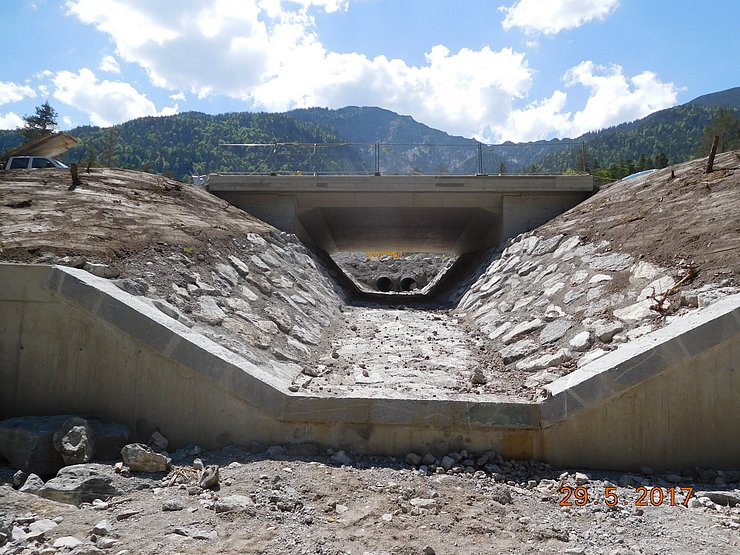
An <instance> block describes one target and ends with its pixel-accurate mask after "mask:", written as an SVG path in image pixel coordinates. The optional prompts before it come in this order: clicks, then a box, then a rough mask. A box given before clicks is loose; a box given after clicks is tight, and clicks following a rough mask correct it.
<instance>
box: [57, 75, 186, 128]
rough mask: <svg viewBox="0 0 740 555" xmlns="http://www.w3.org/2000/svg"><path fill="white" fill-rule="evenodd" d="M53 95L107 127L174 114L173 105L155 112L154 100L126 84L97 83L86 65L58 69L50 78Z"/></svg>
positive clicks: (93, 121)
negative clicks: (76, 71) (53, 88)
mask: <svg viewBox="0 0 740 555" xmlns="http://www.w3.org/2000/svg"><path fill="white" fill-rule="evenodd" d="M53 83H54V87H55V90H54V98H56V99H57V100H59V101H60V102H63V103H64V104H68V105H69V106H73V107H75V108H77V109H78V110H80V111H82V112H85V113H86V114H87V115H88V117H89V118H90V121H91V122H92V123H93V125H99V126H103V127H105V126H109V125H115V124H117V123H121V122H123V121H127V120H130V119H133V118H138V117H143V116H157V115H166V114H170V113H174V112H173V110H175V111H176V110H177V105H175V106H174V107H172V108H165V109H164V110H163V111H162V112H157V108H156V106H155V105H154V103H153V102H152V101H151V100H149V99H148V98H147V97H146V96H145V95H143V94H141V93H140V92H138V91H137V90H136V89H135V88H134V87H132V86H131V85H130V84H129V83H122V82H120V81H107V80H106V81H101V82H98V79H97V77H96V76H95V74H94V73H93V72H92V71H91V70H90V69H88V68H82V69H81V70H80V71H79V72H78V73H73V72H71V71H61V72H59V73H57V74H56V76H55V77H54V79H53Z"/></svg>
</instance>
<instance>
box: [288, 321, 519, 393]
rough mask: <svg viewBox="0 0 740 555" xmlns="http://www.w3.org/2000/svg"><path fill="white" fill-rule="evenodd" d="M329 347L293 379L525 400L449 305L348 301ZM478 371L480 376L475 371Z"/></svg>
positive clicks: (343, 389) (313, 387) (320, 387)
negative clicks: (431, 306)
mask: <svg viewBox="0 0 740 555" xmlns="http://www.w3.org/2000/svg"><path fill="white" fill-rule="evenodd" d="M344 316H345V318H344V322H343V324H342V325H341V326H340V327H339V328H338V329H335V330H334V335H333V338H332V340H331V343H330V348H329V349H328V350H327V351H325V353H324V354H323V355H320V356H319V357H318V358H317V359H316V360H315V363H314V365H312V366H311V368H314V369H315V370H316V373H317V374H319V375H318V376H315V377H313V376H306V375H302V376H301V377H299V378H297V379H296V383H297V384H299V385H304V384H305V388H306V389H308V390H309V391H311V392H314V393H323V394H333V395H338V396H343V395H349V394H353V395H361V396H365V395H366V396H369V397H375V396H378V395H381V394H382V395H383V396H386V397H396V396H403V397H406V398H417V399H418V398H425V399H429V398H439V399H446V398H447V399H449V398H455V399H458V400H481V395H483V396H484V397H487V400H489V401H494V400H497V398H498V397H503V396H504V395H505V396H506V398H507V399H508V400H509V401H512V400H514V401H516V400H524V399H525V397H524V396H523V395H522V394H521V393H519V391H520V390H521V388H520V385H521V381H520V380H518V379H517V380H515V381H512V379H511V378H512V376H507V375H506V374H505V373H504V370H505V368H504V366H503V364H502V362H501V359H500V356H499V354H498V352H497V351H496V350H494V349H492V348H490V345H488V344H490V341H487V340H486V339H487V338H484V337H482V336H481V335H480V334H478V333H476V332H475V330H471V329H470V328H469V326H467V325H466V324H465V322H464V321H463V320H462V319H461V318H459V317H456V316H455V315H454V314H452V313H451V312H450V311H447V310H421V309H416V308H408V307H406V308H383V307H348V308H347V309H345V312H344ZM476 370H478V371H480V372H481V373H482V374H479V376H480V375H482V376H484V377H485V379H484V380H481V379H480V377H479V378H477V380H476V382H482V381H485V382H486V383H473V374H474V373H475V372H476Z"/></svg>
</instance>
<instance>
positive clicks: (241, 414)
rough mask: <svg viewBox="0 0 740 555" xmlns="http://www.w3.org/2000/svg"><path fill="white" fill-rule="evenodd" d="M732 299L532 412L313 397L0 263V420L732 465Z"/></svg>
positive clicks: (220, 350) (100, 299)
mask: <svg viewBox="0 0 740 555" xmlns="http://www.w3.org/2000/svg"><path fill="white" fill-rule="evenodd" d="M738 361H740V295H734V296H730V297H727V298H725V299H723V300H721V301H718V302H717V303H715V304H713V305H711V306H710V307H708V308H706V309H703V310H701V311H697V312H695V313H693V314H691V315H689V316H687V317H684V318H681V319H679V320H677V321H675V322H673V323H671V324H670V325H668V326H666V327H664V328H662V329H660V330H657V331H655V332H653V333H651V334H648V335H646V336H644V337H641V338H639V339H637V340H635V341H633V342H630V343H629V344H626V345H623V346H622V347H620V348H619V349H617V350H615V351H613V352H611V353H609V354H607V355H605V356H603V357H601V358H599V359H597V360H595V361H594V362H592V363H590V364H587V365H585V366H584V367H582V368H580V369H578V370H576V371H574V372H572V373H571V374H569V375H567V376H564V377H562V378H560V379H558V380H556V381H555V382H553V383H552V384H550V390H551V391H552V392H553V395H552V396H551V397H549V398H548V399H545V400H542V401H540V402H536V403H535V402H532V403H527V402H517V403H510V402H505V401H501V400H497V399H493V398H482V399H481V400H470V399H466V398H459V399H456V398H454V397H451V396H450V397H448V398H439V399H412V398H404V397H403V396H400V395H396V396H390V395H385V396H380V395H378V396H376V397H371V396H366V397H351V396H345V397H329V396H327V397H321V396H317V395H311V394H307V393H301V392H300V391H299V392H297V393H293V392H291V391H289V390H288V386H289V385H290V384H289V383H287V382H286V383H284V382H285V380H283V379H282V378H280V377H279V376H275V375H273V374H271V373H270V372H269V371H267V370H265V369H263V368H260V367H258V366H256V365H254V364H251V363H249V362H248V361H246V360H245V359H243V358H242V357H240V356H238V355H236V354H234V353H233V352H231V351H229V350H228V349H226V348H224V347H222V346H220V345H218V344H216V343H214V342H212V341H210V340H208V339H206V338H205V337H203V336H202V335H200V334H197V333H193V332H192V331H190V330H189V328H187V327H186V326H184V325H183V324H181V323H179V322H177V321H176V320H173V319H172V318H169V317H168V316H166V315H164V314H163V313H161V312H159V311H158V310H156V309H154V308H152V307H151V306H150V305H148V304H146V303H144V302H143V301H141V300H140V299H139V298H136V297H133V296H131V295H129V294H127V293H125V292H123V291H121V290H120V289H118V288H117V287H115V286H114V285H113V284H111V283H110V282H108V281H106V280H104V279H101V278H97V277H95V276H92V275H90V274H88V273H86V272H84V271H81V270H74V269H70V268H66V267H57V266H54V267H50V266H37V265H33V266H32V265H16V264H2V265H0V380H1V381H0V383H2V384H3V387H2V389H1V391H0V414H1V415H2V417H10V416H18V415H32V414H68V413H78V414H86V415H96V416H100V417H107V418H110V419H114V420H117V421H120V422H122V423H124V424H127V425H129V426H131V427H132V428H133V427H135V425H136V422H137V421H139V420H141V419H144V420H146V421H148V422H151V423H153V424H155V425H156V426H158V427H159V428H160V429H161V430H162V432H163V433H165V435H167V436H168V437H169V438H170V440H171V441H172V442H173V443H174V444H175V445H184V444H187V443H199V444H201V445H204V446H207V447H219V446H222V445H224V444H228V443H236V444H248V443H249V442H251V441H260V442H263V443H271V444H272V443H299V442H315V443H318V444H321V445H325V446H332V447H341V448H344V449H356V450H358V451H364V452H370V453H378V454H393V455H405V454H406V453H408V452H409V451H418V452H427V451H431V452H434V453H444V452H448V451H450V450H454V449H460V448H466V449H468V450H469V451H471V452H483V451H486V450H489V449H493V450H495V451H497V452H499V453H500V454H502V456H504V457H511V458H536V459H540V460H544V461H547V462H550V463H553V464H557V465H566V466H576V465H577V466H588V467H594V468H613V469H625V470H631V469H636V468H637V467H639V466H640V465H645V464H647V465H649V466H652V467H653V468H655V469H663V468H689V467H696V466H699V467H713V468H718V469H721V468H727V469H734V468H737V467H738V464H739V463H740V443H739V442H738V441H737V437H738V435H737V432H738V429H740V427H739V424H740V411H739V410H738V409H737V407H738V406H740V379H738V375H737V372H738V369H739V368H740V365H739V362H738Z"/></svg>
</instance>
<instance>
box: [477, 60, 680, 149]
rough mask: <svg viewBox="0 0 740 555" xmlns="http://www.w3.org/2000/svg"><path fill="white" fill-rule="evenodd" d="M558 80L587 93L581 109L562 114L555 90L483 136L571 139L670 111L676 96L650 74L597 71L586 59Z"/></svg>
mask: <svg viewBox="0 0 740 555" xmlns="http://www.w3.org/2000/svg"><path fill="white" fill-rule="evenodd" d="M563 79H564V81H565V85H566V86H567V87H574V86H578V85H581V86H583V87H586V88H587V89H589V97H588V100H587V101H586V104H585V106H584V107H583V109H581V110H579V111H577V112H575V113H572V112H570V111H566V103H567V99H568V95H567V93H566V92H563V91H555V92H554V93H553V95H552V96H551V97H550V98H549V99H546V100H542V101H537V102H533V103H531V104H529V105H528V106H526V107H525V108H523V109H513V110H511V112H510V113H509V115H508V117H507V118H506V119H505V120H502V123H497V124H493V125H491V126H490V127H489V128H488V129H486V130H484V132H483V135H484V136H486V137H489V138H490V139H491V140H493V141H494V142H497V141H503V140H510V141H530V140H538V139H548V138H552V137H555V136H556V137H571V138H575V137H578V136H580V135H583V134H584V133H587V132H589V131H595V130H597V129H603V128H606V127H610V126H613V125H618V124H620V123H623V122H625V121H633V120H636V119H639V118H642V117H645V116H647V115H648V114H651V113H653V112H655V111H657V110H662V109H664V108H668V107H670V106H674V105H675V104H676V99H677V96H678V90H677V88H676V86H675V85H674V84H673V83H663V82H662V81H660V79H659V78H658V76H657V75H655V74H654V73H652V72H650V71H644V72H642V73H640V74H638V75H635V76H634V77H629V78H628V77H627V76H625V75H624V70H623V68H622V67H621V66H618V65H612V66H609V67H604V66H598V65H596V64H594V63H593V62H592V61H588V60H587V61H584V62H581V63H580V64H578V65H577V66H575V67H573V68H571V69H569V70H568V71H567V72H566V74H565V75H564V76H563Z"/></svg>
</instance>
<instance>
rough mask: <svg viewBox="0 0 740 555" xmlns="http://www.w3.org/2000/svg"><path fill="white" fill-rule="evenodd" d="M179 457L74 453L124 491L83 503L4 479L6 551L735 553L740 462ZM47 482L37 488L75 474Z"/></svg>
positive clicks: (739, 542)
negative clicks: (158, 469)
mask: <svg viewBox="0 0 740 555" xmlns="http://www.w3.org/2000/svg"><path fill="white" fill-rule="evenodd" d="M172 462H173V464H174V466H173V467H172V470H171V472H169V473H167V472H162V473H156V474H147V473H141V472H138V473H134V472H132V473H131V474H129V475H120V474H116V473H115V472H114V469H113V467H112V466H111V465H110V464H108V465H103V464H92V465H79V466H76V467H75V466H70V467H66V469H65V470H66V471H67V473H68V474H74V472H72V470H74V469H80V468H90V469H91V470H90V471H91V472H93V473H94V474H95V476H96V479H97V481H96V482H94V484H93V485H91V486H90V485H88V487H90V488H91V490H93V491H94V488H95V487H98V488H100V487H101V484H103V483H107V484H109V485H112V487H113V488H115V491H116V492H117V495H113V496H111V495H110V490H106V491H108V495H100V496H99V498H97V497H95V494H94V493H92V494H91V493H90V491H87V494H88V496H87V497H85V502H83V503H81V504H80V506H79V508H78V507H76V506H75V505H71V504H64V503H59V502H56V501H52V500H49V499H46V498H44V497H40V496H39V495H37V494H34V493H29V492H23V491H16V490H14V489H12V488H11V487H10V485H4V486H0V538H2V537H3V536H2V535H3V534H5V535H6V536H7V538H8V539H7V540H5V541H3V540H2V539H0V553H2V554H4V555H5V554H21V553H23V554H32V553H33V554H42V553H43V554H48V555H52V554H56V553H73V554H76V555H84V554H90V555H97V554H103V553H111V554H117V555H126V554H165V553H168V554H175V553H255V554H257V553H260V554H271V555H272V554H274V555H282V554H285V553H295V554H327V555H328V554H331V555H340V554H367V555H370V554H372V555H381V554H389V555H429V554H433V553H437V554H442V553H456V554H458V553H459V554H471V555H472V554H476V555H477V554H480V553H551V554H556V553H557V554H561V553H570V554H611V555H628V554H648V553H650V554H654V553H655V554H657V553H661V554H688V553H722V554H732V553H740V504H739V503H740V489H738V488H739V487H740V484H738V481H739V480H740V474H739V473H738V472H731V473H730V472H714V471H707V470H704V471H699V470H696V469H694V470H687V471H683V472H672V473H667V474H660V475H656V474H654V473H653V472H652V470H650V469H648V468H642V469H641V472H640V473H627V474H625V473H610V472H595V471H593V472H592V471H584V470H582V469H581V470H576V469H558V468H552V467H550V466H548V465H546V464H542V463H537V462H533V461H505V460H502V459H501V458H500V457H497V456H496V454H495V453H486V454H482V455H481V454H478V455H475V454H472V453H465V452H461V453H450V454H448V455H445V456H444V457H436V458H435V457H434V456H432V455H429V454H425V455H419V454H409V456H407V457H406V460H398V459H391V458H377V457H367V456H354V455H352V454H347V453H344V452H342V451H339V452H336V453H334V452H332V451H329V452H325V451H323V450H321V449H319V448H317V447H314V446H311V445H300V446H288V448H287V449H286V448H284V447H280V446H272V447H270V448H268V449H264V448H261V447H259V446H254V447H253V448H252V449H251V450H249V449H242V448H237V447H231V448H226V449H223V450H221V451H217V452H203V451H202V450H200V449H199V448H197V447H193V446H190V447H186V448H184V449H181V450H178V451H176V452H175V453H174V454H173V461H172ZM204 465H205V467H206V468H209V467H210V468H213V465H219V483H218V484H217V485H215V486H213V487H210V488H205V489H204V488H201V487H199V486H198V485H196V478H195V476H197V470H196V469H199V468H203V466H204ZM119 466H120V463H119ZM63 473H64V471H62V472H60V476H62V474H63ZM80 473H81V471H79V470H77V471H76V474H77V475H79V474H80ZM9 474H10V472H7V473H6V479H7V480H8V481H10V480H11V479H12V478H11V477H10V476H9ZM66 480H68V481H69V480H72V481H73V480H74V477H72V478H69V477H67V478H66ZM53 482H56V484H55V485H52V481H50V482H47V486H44V487H42V491H41V493H40V495H45V496H47V497H53V498H59V496H60V495H68V492H69V490H70V488H71V487H73V486H70V485H69V483H66V482H64V480H63V479H60V478H55V480H54V481H53ZM92 483H93V482H92V481H89V484H92ZM689 487H690V488H693V494H691V497H690V499H689V500H688V501H687V499H686V498H687V494H688V489H682V488H689ZM59 491H61V492H62V493H61V494H60V493H59ZM607 502H608V504H607ZM610 505H611V506H610ZM3 544H4V545H3Z"/></svg>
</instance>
